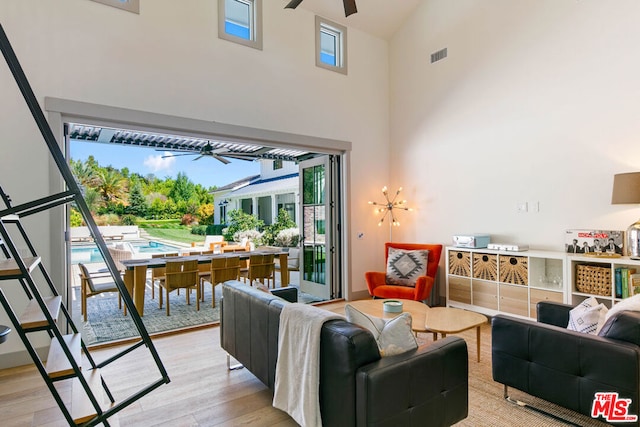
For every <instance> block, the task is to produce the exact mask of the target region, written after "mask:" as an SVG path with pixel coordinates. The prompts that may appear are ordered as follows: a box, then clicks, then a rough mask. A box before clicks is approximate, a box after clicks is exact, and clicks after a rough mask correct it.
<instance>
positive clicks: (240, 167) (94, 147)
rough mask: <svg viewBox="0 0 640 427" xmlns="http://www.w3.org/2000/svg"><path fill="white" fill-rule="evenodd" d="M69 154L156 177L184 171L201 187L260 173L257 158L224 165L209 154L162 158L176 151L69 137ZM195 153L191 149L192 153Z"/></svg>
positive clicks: (171, 175)
mask: <svg viewBox="0 0 640 427" xmlns="http://www.w3.org/2000/svg"><path fill="white" fill-rule="evenodd" d="M70 151H71V158H72V159H74V160H83V161H84V160H87V158H88V157H89V156H90V155H93V157H94V158H95V159H96V160H97V162H98V163H99V164H100V166H109V165H111V166H113V167H114V168H117V169H122V168H124V167H127V168H129V171H130V172H136V173H139V174H140V175H143V176H145V175H148V174H150V173H152V174H154V175H155V176H157V177H158V178H166V177H172V178H175V177H176V176H177V175H178V173H179V172H184V173H185V174H186V175H187V176H188V177H189V179H190V180H191V181H192V182H194V183H195V184H201V185H202V186H204V187H207V188H208V187H213V186H217V187H222V186H224V185H226V184H229V183H231V182H233V181H236V180H238V179H241V178H244V177H247V176H250V175H257V174H259V173H260V163H259V162H247V161H244V160H234V159H229V160H231V163H229V164H228V165H225V164H223V163H222V162H219V161H218V160H216V159H214V158H212V157H203V158H201V159H199V160H196V161H194V160H193V159H195V158H196V157H198V156H197V155H194V156H179V157H168V158H164V159H163V158H162V156H164V155H171V154H179V153H175V152H173V153H169V152H164V151H156V150H154V149H152V148H142V147H132V146H122V145H118V144H103V143H96V142H87V141H71V149H70ZM194 154H195V153H194Z"/></svg>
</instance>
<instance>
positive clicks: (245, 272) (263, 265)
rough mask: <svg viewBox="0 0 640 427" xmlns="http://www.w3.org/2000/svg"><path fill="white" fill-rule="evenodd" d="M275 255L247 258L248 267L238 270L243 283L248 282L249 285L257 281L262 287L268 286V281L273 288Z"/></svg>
mask: <svg viewBox="0 0 640 427" xmlns="http://www.w3.org/2000/svg"><path fill="white" fill-rule="evenodd" d="M274 257H275V255H274V254H272V253H271V254H260V255H257V254H256V255H251V256H250V257H249V265H248V266H247V268H241V269H240V276H241V277H242V278H243V280H244V281H245V283H246V282H247V279H248V280H249V285H251V284H252V283H253V282H254V281H258V282H260V283H262V284H263V285H266V286H267V287H268V286H269V281H271V283H272V285H273V286H272V287H273V288H275V282H276V281H275V260H274Z"/></svg>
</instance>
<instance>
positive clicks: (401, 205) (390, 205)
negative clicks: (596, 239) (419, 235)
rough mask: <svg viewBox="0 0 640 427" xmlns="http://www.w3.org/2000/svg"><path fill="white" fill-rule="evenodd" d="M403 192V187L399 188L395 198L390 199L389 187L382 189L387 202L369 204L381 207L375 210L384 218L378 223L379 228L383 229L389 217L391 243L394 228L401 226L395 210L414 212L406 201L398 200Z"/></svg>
mask: <svg viewBox="0 0 640 427" xmlns="http://www.w3.org/2000/svg"><path fill="white" fill-rule="evenodd" d="M401 191H402V187H400V188H398V191H396V194H395V195H394V196H393V198H389V191H388V190H387V187H386V186H384V187H382V194H383V195H384V198H385V201H384V202H382V203H379V202H369V204H370V205H373V206H380V207H379V208H376V209H375V210H374V212H375V213H376V214H382V218H380V221H379V222H378V227H381V226H382V223H384V221H385V219H387V217H389V220H388V221H387V222H388V223H389V241H391V233H392V227H397V226H399V225H400V222H399V221H398V220H397V219H396V215H395V213H394V212H393V211H394V209H395V210H403V211H412V210H413V209H411V208H408V207H407V206H406V204H407V201H406V200H396V199H397V198H398V196H399V195H400V192H401Z"/></svg>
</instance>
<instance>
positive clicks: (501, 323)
mask: <svg viewBox="0 0 640 427" xmlns="http://www.w3.org/2000/svg"><path fill="white" fill-rule="evenodd" d="M572 308H573V307H572V306H569V305H565V304H558V303H551V302H540V303H538V305H537V310H538V322H534V321H530V320H523V319H516V318H513V317H509V316H504V315H498V316H495V317H494V318H493V321H492V332H491V334H492V336H491V339H492V363H493V366H492V369H493V379H494V380H495V381H497V382H499V383H502V384H504V385H505V386H509V387H514V388H516V389H518V390H521V391H523V392H525V393H528V394H530V395H533V396H536V397H539V398H541V399H544V400H547V401H549V402H552V403H555V404H558V405H560V406H564V407H566V408H569V409H572V410H574V411H577V412H580V413H582V414H585V415H587V416H591V410H592V405H593V401H594V397H595V393H596V392H617V393H618V394H619V398H620V399H631V403H630V405H629V407H628V413H629V414H632V415H638V414H639V411H638V407H639V406H638V404H639V403H640V400H639V399H640V312H633V311H621V312H618V313H616V314H614V315H612V316H611V318H610V319H609V320H608V321H607V322H606V323H605V325H604V326H603V327H602V329H601V331H600V333H599V335H589V334H584V333H580V332H575V331H570V330H567V329H566V326H567V323H568V321H569V310H571V309H572ZM506 394H507V389H506V387H505V395H506ZM624 425H635V426H637V425H638V423H637V422H636V423H629V422H625V423H624Z"/></svg>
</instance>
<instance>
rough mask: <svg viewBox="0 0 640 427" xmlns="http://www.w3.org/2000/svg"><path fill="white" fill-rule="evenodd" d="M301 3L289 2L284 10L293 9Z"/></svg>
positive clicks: (298, 1) (299, 0)
mask: <svg viewBox="0 0 640 427" xmlns="http://www.w3.org/2000/svg"><path fill="white" fill-rule="evenodd" d="M300 3H302V0H291V1H290V2H289V4H287V5H286V6H285V7H284V8H285V9H295V8H296V7H298V5H299V4H300Z"/></svg>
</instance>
